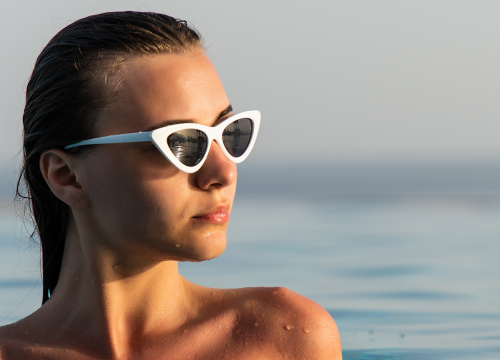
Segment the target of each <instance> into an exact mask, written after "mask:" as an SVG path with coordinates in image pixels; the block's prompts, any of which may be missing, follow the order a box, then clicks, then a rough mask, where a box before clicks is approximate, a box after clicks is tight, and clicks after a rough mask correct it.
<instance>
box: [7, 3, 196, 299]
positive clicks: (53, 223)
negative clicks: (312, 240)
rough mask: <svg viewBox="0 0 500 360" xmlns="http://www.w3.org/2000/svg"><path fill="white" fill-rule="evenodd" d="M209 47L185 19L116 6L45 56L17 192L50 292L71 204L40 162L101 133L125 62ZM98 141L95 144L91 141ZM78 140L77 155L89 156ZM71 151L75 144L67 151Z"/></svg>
mask: <svg viewBox="0 0 500 360" xmlns="http://www.w3.org/2000/svg"><path fill="white" fill-rule="evenodd" d="M201 47H202V39H201V36H200V34H199V33H198V32H197V31H196V30H195V29H194V28H192V27H190V26H188V24H187V23H186V22H185V21H182V20H179V19H176V18H173V17H170V16H167V15H163V14H158V13H150V12H131V11H130V12H129V11H127V12H110V13H104V14H98V15H93V16H89V17H86V18H83V19H80V20H77V21H75V22H73V23H72V24H70V25H68V26H67V27H65V28H64V29H62V30H61V31H59V33H57V34H56V35H55V36H54V37H53V38H52V39H51V40H50V41H49V43H48V44H47V46H46V47H45V48H44V49H43V50H42V52H41V53H40V55H39V56H38V58H37V60H36V63H35V67H34V70H33V73H32V74H31V78H30V80H29V82H28V86H27V89H26V106H25V108H24V115H23V126H24V132H23V135H24V142H23V165H22V168H21V172H20V175H19V179H18V182H17V189H16V198H17V199H18V200H19V199H20V200H23V201H25V202H26V204H25V205H26V207H25V214H27V215H28V216H29V217H30V218H31V220H32V221H33V226H34V231H33V233H32V234H31V238H32V239H33V240H35V241H36V240H37V238H38V241H39V242H40V247H41V255H42V261H41V269H42V281H43V299H42V304H43V303H45V302H46V301H47V300H48V299H49V297H50V295H51V294H52V292H53V291H54V289H55V287H56V285H57V281H58V279H59V273H60V270H61V264H62V258H63V252H64V242H65V238H66V233H67V230H68V229H67V228H68V220H69V219H70V211H71V210H70V208H69V206H68V205H66V204H65V203H63V202H62V201H61V200H59V199H58V198H57V197H56V196H55V195H54V194H53V193H52V191H51V190H50V188H49V187H48V185H47V183H46V182H45V180H44V178H43V176H42V173H41V170H40V156H41V154H42V152H43V151H45V150H48V149H53V148H58V149H63V148H64V146H66V145H69V144H72V143H75V142H78V141H80V140H86V139H90V138H92V137H95V129H96V121H97V120H96V118H97V114H98V113H99V111H101V110H102V109H105V108H106V107H107V106H109V105H110V104H111V103H112V101H113V98H114V97H115V96H116V95H117V93H118V92H119V91H120V87H121V81H120V76H119V72H120V68H121V67H122V65H123V64H124V63H126V62H127V61H130V60H132V59H134V58H136V57H140V56H143V55H147V54H161V53H167V54H168V53H182V52H185V51H189V50H192V49H195V48H201ZM89 148H91V147H89ZM83 151H88V149H84V150H79V149H78V148H75V150H74V151H71V153H72V155H74V156H83V155H84V153H83ZM68 152H69V151H68Z"/></svg>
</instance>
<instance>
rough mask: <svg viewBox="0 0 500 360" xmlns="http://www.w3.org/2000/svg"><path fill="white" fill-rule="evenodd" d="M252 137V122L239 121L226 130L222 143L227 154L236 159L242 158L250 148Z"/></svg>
mask: <svg viewBox="0 0 500 360" xmlns="http://www.w3.org/2000/svg"><path fill="white" fill-rule="evenodd" d="M251 137H252V120H250V119H239V120H236V121H234V122H232V123H231V124H229V125H228V126H226V128H225V129H224V132H223V133H222V141H223V142H224V147H225V148H226V150H227V152H228V153H229V154H230V155H231V156H234V157H240V156H241V155H242V154H243V153H244V152H245V150H246V149H247V147H248V144H249V143H250V138H251Z"/></svg>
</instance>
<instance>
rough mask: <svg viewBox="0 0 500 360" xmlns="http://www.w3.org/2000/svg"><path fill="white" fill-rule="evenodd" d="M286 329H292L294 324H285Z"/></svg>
mask: <svg viewBox="0 0 500 360" xmlns="http://www.w3.org/2000/svg"><path fill="white" fill-rule="evenodd" d="M285 329H286V330H292V329H293V326H292V325H287V326H285Z"/></svg>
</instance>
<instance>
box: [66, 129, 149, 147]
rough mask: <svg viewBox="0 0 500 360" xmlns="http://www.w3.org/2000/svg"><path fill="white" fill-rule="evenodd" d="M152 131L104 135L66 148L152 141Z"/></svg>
mask: <svg viewBox="0 0 500 360" xmlns="http://www.w3.org/2000/svg"><path fill="white" fill-rule="evenodd" d="M151 133H152V131H148V132H138V133H134V134H122V135H111V136H103V137H99V138H95V139H90V140H83V141H80V142H77V143H75V144H72V145H68V146H65V147H64V149H71V148H74V147H77V146H83V145H100V144H121V143H133V142H143V141H151Z"/></svg>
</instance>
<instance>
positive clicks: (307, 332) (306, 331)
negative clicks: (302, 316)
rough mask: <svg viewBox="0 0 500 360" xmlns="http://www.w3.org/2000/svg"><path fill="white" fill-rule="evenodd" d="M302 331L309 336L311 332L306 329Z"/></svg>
mask: <svg viewBox="0 0 500 360" xmlns="http://www.w3.org/2000/svg"><path fill="white" fill-rule="evenodd" d="M302 331H303V332H305V333H306V334H309V333H310V332H311V330H309V329H307V328H303V329H302Z"/></svg>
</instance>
